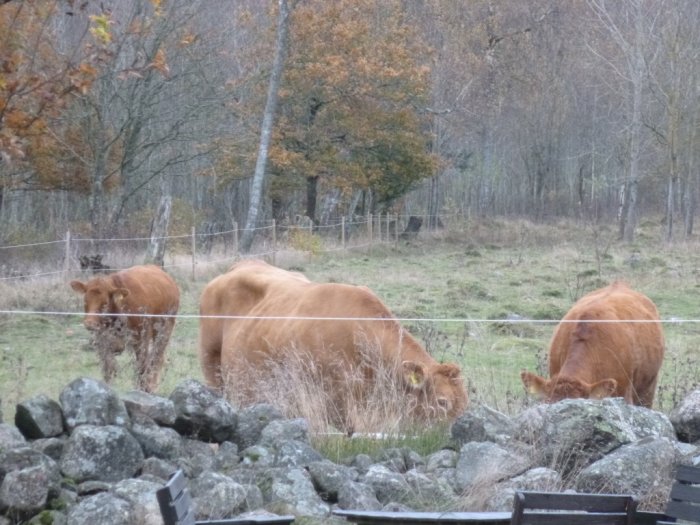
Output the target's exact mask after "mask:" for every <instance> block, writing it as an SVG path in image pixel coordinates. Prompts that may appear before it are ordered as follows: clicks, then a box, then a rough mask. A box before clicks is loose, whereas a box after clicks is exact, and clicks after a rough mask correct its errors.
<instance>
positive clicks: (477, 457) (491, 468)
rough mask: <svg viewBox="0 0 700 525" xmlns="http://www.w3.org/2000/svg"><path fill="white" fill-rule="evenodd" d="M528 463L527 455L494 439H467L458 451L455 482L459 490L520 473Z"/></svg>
mask: <svg viewBox="0 0 700 525" xmlns="http://www.w3.org/2000/svg"><path fill="white" fill-rule="evenodd" d="M530 466H531V462H530V460H529V459H527V458H525V457H524V456H522V455H520V454H519V453H518V452H517V451H514V450H512V449H506V448H503V447H502V446H500V445H497V444H496V443H493V442H490V441H486V442H483V443H466V444H465V445H463V446H462V448H461V450H460V451H459V459H458V460H457V466H456V468H455V484H456V487H457V489H458V490H460V491H467V490H471V489H473V488H474V487H476V486H478V485H488V484H489V483H494V482H497V481H500V480H503V479H506V478H511V477H513V476H516V475H518V474H522V473H523V472H525V471H526V470H527V469H528V468H530Z"/></svg>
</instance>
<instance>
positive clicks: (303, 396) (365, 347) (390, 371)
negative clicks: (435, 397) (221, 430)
mask: <svg viewBox="0 0 700 525" xmlns="http://www.w3.org/2000/svg"><path fill="white" fill-rule="evenodd" d="M357 348H358V350H359V353H360V359H359V360H358V362H357V363H348V362H346V361H344V360H341V359H338V360H335V361H333V360H331V362H330V365H329V364H328V362H329V361H328V359H327V358H326V359H324V360H323V361H325V363H326V364H325V365H324V364H322V361H321V360H319V359H317V358H315V357H314V352H317V351H319V350H318V349H314V350H312V351H310V350H308V349H302V348H298V347H295V346H290V347H288V348H285V349H284V350H282V351H280V352H278V353H277V354H276V357H275V358H272V357H268V358H266V359H265V360H264V364H263V365H261V366H257V367H250V366H246V367H245V368H241V369H238V370H232V371H230V372H229V373H228V374H227V375H226V377H225V378H224V390H225V392H226V396H227V398H228V399H229V400H230V401H231V402H232V403H233V404H234V405H237V406H246V405H249V404H252V403H260V402H264V403H270V404H272V405H274V406H276V407H278V408H279V409H280V410H281V412H282V413H283V414H284V415H285V416H287V417H301V418H304V419H306V420H307V421H308V423H309V428H310V431H311V433H313V434H332V433H335V432H343V433H348V434H352V433H369V434H373V433H381V434H384V435H401V434H402V433H404V432H405V431H406V430H407V429H409V428H415V426H416V418H415V417H413V414H414V413H415V412H416V410H417V409H418V408H422V409H423V410H421V413H430V410H431V406H429V404H428V403H426V405H425V406H421V407H418V406H417V403H418V400H417V397H416V396H415V395H412V394H410V393H409V392H408V390H407V387H406V385H405V383H404V380H403V378H402V368H401V363H400V361H399V360H391V361H387V360H385V359H382V357H381V352H380V350H379V348H378V347H377V345H376V344H374V343H371V342H369V341H367V340H365V341H363V342H360V343H359V344H358V346H357ZM328 351H331V350H328ZM439 420H440V418H439V417H437V414H436V417H434V418H428V419H425V418H422V419H421V420H420V421H419V422H420V424H423V425H425V426H429V425H430V424H431V423H435V422H438V421H439Z"/></svg>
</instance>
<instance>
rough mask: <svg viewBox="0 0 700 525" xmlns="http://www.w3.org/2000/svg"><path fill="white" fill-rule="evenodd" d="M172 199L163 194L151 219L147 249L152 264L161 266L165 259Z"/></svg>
mask: <svg viewBox="0 0 700 525" xmlns="http://www.w3.org/2000/svg"><path fill="white" fill-rule="evenodd" d="M172 202H173V199H172V197H171V196H170V194H169V193H164V194H163V196H162V197H161V198H160V204H159V205H158V211H157V212H156V216H155V217H153V225H152V227H151V244H150V247H149V249H148V261H147V262H149V263H152V264H157V265H159V266H163V259H164V258H165V241H166V237H167V235H168V225H169V224H170V210H171V209H172Z"/></svg>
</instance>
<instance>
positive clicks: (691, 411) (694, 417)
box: [669, 389, 700, 443]
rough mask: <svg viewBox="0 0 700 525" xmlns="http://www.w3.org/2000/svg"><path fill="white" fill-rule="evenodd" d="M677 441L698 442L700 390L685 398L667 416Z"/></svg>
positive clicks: (699, 435) (699, 432)
mask: <svg viewBox="0 0 700 525" xmlns="http://www.w3.org/2000/svg"><path fill="white" fill-rule="evenodd" d="M669 419H670V421H671V424H672V425H673V428H674V429H675V431H676V434H677V435H678V439H680V440H682V441H686V442H689V443H692V442H694V441H698V440H700V389H695V390H693V391H692V392H690V393H689V394H688V395H687V396H685V397H684V398H683V399H682V400H681V401H680V403H678V406H676V407H675V408H674V409H673V410H672V411H671V413H670V414H669Z"/></svg>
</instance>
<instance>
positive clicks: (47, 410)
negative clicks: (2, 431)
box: [15, 394, 63, 439]
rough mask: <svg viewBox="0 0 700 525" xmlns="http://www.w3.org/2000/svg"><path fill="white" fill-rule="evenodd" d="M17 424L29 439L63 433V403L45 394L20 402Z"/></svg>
mask: <svg viewBox="0 0 700 525" xmlns="http://www.w3.org/2000/svg"><path fill="white" fill-rule="evenodd" d="M15 425H16V426H17V428H18V429H19V430H20V432H22V434H23V435H24V437H26V438H27V439H39V438H50V437H55V436H58V435H60V434H62V433H63V412H62V411H61V405H59V404H58V403H57V402H56V401H54V400H53V399H50V398H49V397H48V396H45V395H43V394H41V395H38V396H35V397H33V398H31V399H28V400H26V401H23V402H21V403H18V404H17V411H16V412H15Z"/></svg>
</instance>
